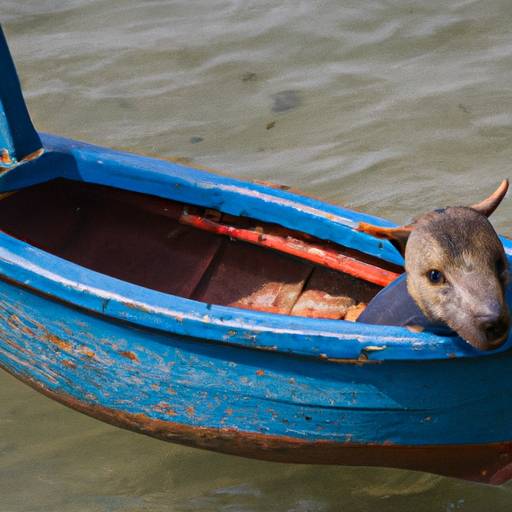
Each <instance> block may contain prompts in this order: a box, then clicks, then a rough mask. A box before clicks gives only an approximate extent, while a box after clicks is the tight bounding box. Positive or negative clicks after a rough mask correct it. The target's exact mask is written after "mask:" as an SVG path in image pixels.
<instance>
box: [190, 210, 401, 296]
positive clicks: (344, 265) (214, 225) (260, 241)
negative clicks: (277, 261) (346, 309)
mask: <svg viewBox="0 0 512 512" xmlns="http://www.w3.org/2000/svg"><path fill="white" fill-rule="evenodd" d="M180 222H181V223H183V224H186V225H189V226H194V227H196V228H199V229H202V230H204V231H209V232H211V233H217V234H219V235H226V236H229V237H231V238H234V239H236V240H243V241H244V242H250V243H253V244H256V245H260V246H263V247H269V248H271V249H275V250H277V251H281V252H283V253H286V254H290V255H292V256H296V257H299V258H302V259H304V260H307V261H310V262H312V263H316V264H319V265H323V266H325V267H328V268H332V269H334V270H340V271H341V272H345V273H347V274H350V275H352V276H355V277H358V278H360V279H364V280H366V281H369V282H371V283H375V284H378V285H379V286H387V285H388V284H390V283H391V282H393V281H394V280H395V279H396V278H397V277H398V276H399V274H396V273H395V272H390V271H389V270H384V269H381V268H379V267H376V266H375V265H371V264H369V263H364V262H362V261H359V260H357V259H355V258H352V257H350V256H345V255H344V254H340V253H338V252H337V251H334V250H332V249H328V248H325V247H320V246H318V245H315V244H312V243H308V242H305V241H303V240H299V239H297V238H294V237H291V236H277V235H271V234H265V233H258V232H257V231H251V230H249V229H243V228H237V227H234V226H228V225H225V224H219V223H218V222H215V221H212V220H209V219H206V218H204V217H201V216H199V215H193V214H188V213H184V214H183V215H182V216H181V218H180Z"/></svg>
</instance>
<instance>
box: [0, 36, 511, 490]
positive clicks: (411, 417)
mask: <svg viewBox="0 0 512 512" xmlns="http://www.w3.org/2000/svg"><path fill="white" fill-rule="evenodd" d="M0 60H1V64H2V73H3V80H2V81H1V82H0V102H1V105H2V116H0V128H1V129H0V148H2V149H1V155H2V156H1V166H2V168H1V173H0V193H1V194H2V195H1V196H0V198H1V200H0V229H1V232H0V307H1V315H0V365H1V366H2V367H3V368H4V369H5V370H7V371H8V372H10V373H11V374H13V375H15V376H16V377H18V378H19V379H20V380H22V381H23V382H25V383H27V384H28V385H30V386H32V387H33V388H35V389H37V390H38V391H40V392H42V393H44V394H45V395H48V396H49V397H51V398H53V399H55V400H57V401H59V402H61V403H63V404H65V405H67V406H69V407H72V408H73V409H76V410H78V411H80V412H82V413H85V414H88V415H90V416H92V417H95V418H97V419H100V420H103V421H106V422H108V423H111V424H113V425H116V426H118V427H122V428H125V429H129V430H133V431H135V432H139V433H142V434H146V435H149V436H153V437H155V438H158V439H162V440H165V441H171V442H175V443H180V444H183V445H187V446H194V447H199V448H205V449H208V450H215V451H218V452H222V453H226V454H234V455H241V456H245V457H253V458H257V459H263V460H268V461H281V462H293V463H313V464H342V465H371V466H384V467H393V468H406V469H413V470H421V471H428V472H432V473H437V474H440V475H447V476H454V477H459V478H464V479H469V480H474V481H479V482H488V483H495V484H499V483H502V482H505V481H507V480H508V479H509V478H511V477H512V379H509V378H508V374H509V373H510V371H511V369H512V352H511V350H510V344H511V342H510V340H509V341H508V342H507V343H506V344H505V346H503V347H502V348H501V349H499V350H497V351H494V352H492V353H481V352H478V351H477V350H475V349H473V348H472V347H470V346H469V345H468V344H467V343H465V342H464V341H463V340H461V339H460V338H458V337H440V336H436V335H434V334H429V333H414V332H410V331H409V330H407V329H405V328H401V327H387V326H371V325H364V324H359V323H354V322H352V321H350V318H351V316H354V312H355V311H357V309H358V308H360V307H361V304H364V303H366V302H367V301H369V300H370V299H371V298H372V297H373V296H374V295H375V294H376V293H377V292H378V291H379V290H380V289H381V288H382V287H383V286H385V285H386V284H388V283H390V282H391V281H392V280H393V279H394V278H396V277H397V276H398V275H399V274H400V273H401V272H402V271H403V269H402V266H401V265H402V263H403V262H402V259H401V256H400V255H399V254H398V253H397V252H396V251H395V250H394V248H393V247H392V246H391V245H390V244H389V243H388V242H383V241H381V240H377V239H375V238H373V237H371V236H369V235H367V234H364V233H362V232H359V231H358V230H357V227H358V224H359V222H360V221H365V222H371V223H373V224H378V225H384V226H386V225H388V226H391V225H392V224H391V223H390V222H387V221H385V220H381V219H377V218H373V217H370V216H368V215H364V214H362V213H357V212H353V211H350V210H347V209H345V208H342V207H339V206H336V205H333V204H328V203H325V202H322V201H320V200H318V199H315V198H311V197H308V196H305V195H301V194H298V193H293V192H291V191H289V190H286V189H285V188H283V187H277V186H271V185H265V184H260V183H254V182H249V181H242V180H237V179H234V178H230V177H227V176H222V175H219V174H216V173H212V172H208V171H205V170H201V169H196V168H190V167H186V166H183V165H180V164H179V163H176V162H169V161H165V160H160V159H153V158H149V157H146V156H137V155H133V154H127V153H124V152H119V151H113V150H110V149H104V148H100V147H96V146H91V145H89V144H84V143H81V142H75V141H72V140H68V139H64V138H61V137H56V136H52V135H46V134H38V133H37V132H36V131H35V130H34V128H33V126H32V123H31V121H30V118H29V115H28V112H27V110H26V107H25V104H24V101H23V98H22V94H21V89H20V87H19V82H18V79H17V76H16V71H15V68H14V64H13V63H12V60H11V57H10V55H9V51H8V49H7V45H6V42H5V39H4V38H3V35H2V37H1V40H0ZM503 243H504V246H505V249H506V252H507V255H509V256H510V255H511V254H512V245H511V242H509V241H508V240H506V239H503ZM510 299H511V296H510V292H509V294H508V300H510Z"/></svg>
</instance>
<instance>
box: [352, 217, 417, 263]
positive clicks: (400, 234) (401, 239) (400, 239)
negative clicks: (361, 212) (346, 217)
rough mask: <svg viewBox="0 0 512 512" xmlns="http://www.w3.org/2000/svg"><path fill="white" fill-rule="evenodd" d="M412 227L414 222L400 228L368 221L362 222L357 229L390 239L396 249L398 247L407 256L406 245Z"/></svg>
mask: <svg viewBox="0 0 512 512" xmlns="http://www.w3.org/2000/svg"><path fill="white" fill-rule="evenodd" d="M412 228H413V224H409V225H407V226H400V227H398V228H382V227H380V226H373V225H372V224H367V223H366V222H360V223H359V227H358V228H357V229H358V231H362V232H363V233H366V234H368V235H372V236H375V237H377V238H384V239H385V240H389V241H390V242H391V243H392V244H393V245H394V246H395V247H396V249H398V251H399V252H400V254H401V255H402V256H405V246H406V245H407V240H409V235H410V234H411V231H412Z"/></svg>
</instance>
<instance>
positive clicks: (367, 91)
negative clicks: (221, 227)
mask: <svg viewBox="0 0 512 512" xmlns="http://www.w3.org/2000/svg"><path fill="white" fill-rule="evenodd" d="M0 20H1V21H2V23H3V27H4V30H5V33H6V35H7V38H8V40H9V43H10V46H11V50H12V52H13V54H14V58H15V61H16V64H17V67H18V71H19V74H20V77H21V80H22V83H23V87H24V91H25V95H26V99H27V103H28V106H29V109H30V111H31V114H32V118H33V120H34V122H35V124H36V126H37V127H38V129H40V130H42V131H47V132H51V133H55V134H58V135H63V136H67V137H71V138H76V139H81V140H85V141H88V142H91V143H96V144H100V145H106V146H110V147H117V148H125V149H129V150H133V151H138V152H144V153H152V154H156V155H161V156H165V157H167V156H180V157H183V158H187V159H189V160H191V161H192V162H193V163H195V164H197V165H201V166H205V167H210V168H214V169H218V170H220V171H223V172H226V173H229V174H233V175H237V176H242V177H246V178H256V179H260V180H266V181H273V182H277V183H284V184H288V185H291V186H293V187H297V188H301V189H302V190H304V191H306V192H309V193H312V194H315V195H318V196H322V197H325V198H327V199H330V200H335V201H338V202H340V203H343V204H346V205H348V206H351V207H353V208H356V209H359V210H363V211H365V212H369V213H373V214H377V215H381V216H385V217H387V218H390V219H392V220H394V221H396V222H400V223H403V222H407V221H409V220H410V219H411V218H413V217H414V216H415V215H417V214H419V213H421V212H423V211H425V210H427V209H431V208H432V207H434V206H444V205H448V204H453V205H459V204H466V203H472V202H476V201H478V200H480V199H481V198H483V197H486V195H488V194H489V193H490V192H491V191H492V190H494V189H495V188H496V187H497V185H498V184H499V182H500V181H501V179H502V178H503V177H512V174H511V172H510V170H511V168H512V144H511V142H512V29H511V26H512V23H511V22H512V3H510V2H509V1H508V0H486V1H485V2H481V1H473V0H460V1H439V0H438V1H436V0H434V1H430V2H426V1H421V2H420V1H418V0H405V1H403V0H400V1H398V0H388V1H385V0H372V1H370V0H363V1H361V0H358V1H355V0H352V1H346V2H336V1H334V0H315V1H299V0H294V1H288V0H280V1H277V0H243V1H242V0H231V1H229V0H195V1H185V0H176V1H170V0H146V1H144V0H123V1H121V0H96V1H94V0H23V2H21V1H14V0H0ZM511 219H512V202H511V201H510V199H509V200H508V201H505V202H504V204H503V205H502V206H500V208H499V209H498V211H497V212H496V213H495V214H494V215H493V220H494V224H495V226H496V227H497V228H498V230H499V231H500V232H502V233H504V234H509V235H511V234H512V225H511V221H510V220H511ZM468 378H471V376H468ZM468 421H471V418H468ZM0 427H1V436H0V510H1V511H5V512H9V511H15V512H18V511H49V510H52V511H71V512H74V511H77V512H78V511H80V512H82V511H107V512H110V511H129V512H131V511H142V510H155V511H210V510H211V511H226V512H232V511H233V512H235V511H244V512H245V511H296V512H307V511H308V512H324V511H355V512H359V511H361V512H363V511H364V512H367V511H379V512H387V511H390V512H391V511H393V512H396V511H407V512H409V511H439V512H451V511H452V510H464V511H475V512H481V511H482V510H488V511H489V512H495V511H496V512H501V511H507V512H508V511H509V510H510V508H511V506H512V484H507V485H504V486H502V487H499V488H493V487H489V486H483V485H476V484H470V483H465V482H459V481H456V480H451V479H448V478H441V477H436V476H432V475H427V474H421V473H413V472H406V471H396V470H388V469H369V468H343V467H314V466H292V465H278V464H269V463H262V462H257V461H250V460H244V459H238V458H234V457H229V456H223V455H217V454H212V453H207V452H202V451H198V450H192V449H186V448H182V447H177V446H173V445H170V444H165V443H162V442H159V441H155V440H152V439H147V438H144V437H143V436H139V435H136V434H132V433H128V432H124V431H121V430H118V429H115V428H113V427H109V426H107V425H104V424H102V423H99V422H97V421H94V420H92V419H90V418H87V417H84V416H82V415H80V414H78V413H75V412H73V411H70V410H67V409H65V408H64V407H62V406H60V405H58V404H55V403H53V402H51V401H50V400H48V399H47V398H44V397H43V396H40V395H39V394H37V393H36V392H34V391H32V390H31V389H29V388H27V387H25V386H24V385H22V384H20V383H18V382H17V381H15V380H14V379H13V378H11V377H10V376H8V375H6V374H4V373H0Z"/></svg>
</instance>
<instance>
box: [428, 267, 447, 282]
mask: <svg viewBox="0 0 512 512" xmlns="http://www.w3.org/2000/svg"><path fill="white" fill-rule="evenodd" d="M428 279H429V281H430V282H431V283H432V284H443V283H444V282H445V281H446V278H445V277H444V275H443V273H442V272H441V271H440V270H430V271H429V273H428Z"/></svg>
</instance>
